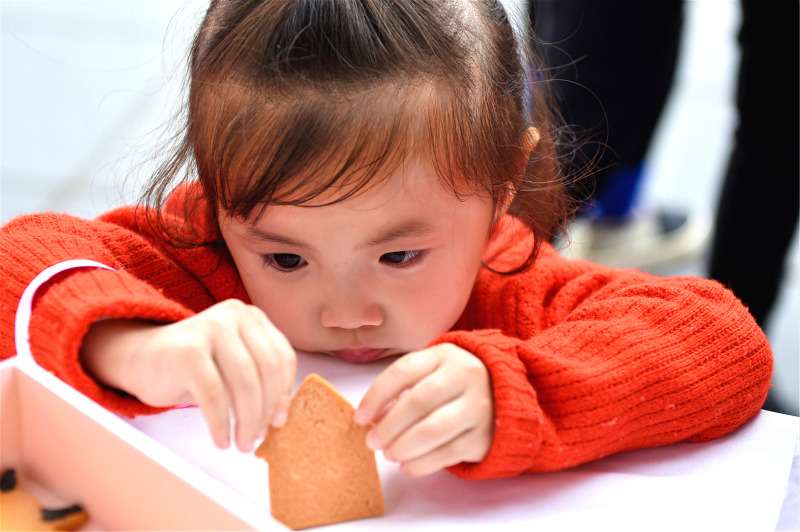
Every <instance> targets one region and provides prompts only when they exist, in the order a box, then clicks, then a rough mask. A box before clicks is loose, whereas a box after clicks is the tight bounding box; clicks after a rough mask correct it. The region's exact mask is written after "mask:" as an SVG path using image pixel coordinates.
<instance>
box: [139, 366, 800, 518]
mask: <svg viewBox="0 0 800 532" xmlns="http://www.w3.org/2000/svg"><path fill="white" fill-rule="evenodd" d="M387 365H388V362H383V361H379V362H377V363H374V364H370V365H367V366H355V365H351V364H347V363H342V362H341V361H338V360H335V359H333V358H330V357H326V356H322V355H306V354H300V356H299V361H298V373H297V382H298V383H299V382H300V381H302V379H303V377H305V375H306V374H308V373H311V372H315V373H319V374H320V375H322V376H323V377H324V378H326V379H327V380H329V381H330V382H331V383H333V384H334V385H335V386H336V387H337V389H338V390H339V391H340V393H342V395H344V396H345V397H346V398H347V399H348V400H349V401H350V402H351V403H352V404H353V405H356V404H358V401H359V400H360V399H361V397H362V395H363V394H364V392H365V391H366V389H367V388H368V387H369V384H370V383H371V382H372V380H373V379H374V377H375V376H376V375H377V374H378V372H379V371H380V370H382V369H383V368H385V367H386V366H387ZM130 423H131V424H132V425H133V426H134V427H137V428H138V429H139V430H141V431H142V432H144V433H145V434H147V435H149V436H150V437H152V438H153V439H154V440H156V441H157V442H160V443H161V444H163V446H164V447H166V448H167V449H169V450H171V451H173V452H174V453H176V454H177V455H179V456H180V457H182V458H184V459H185V460H187V461H188V462H190V463H191V464H194V465H195V466H196V467H197V468H198V469H200V470H202V471H203V472H205V473H206V474H207V475H208V476H210V477H212V478H213V479H216V480H217V481H219V482H220V483H222V484H224V485H226V486H228V487H229V488H230V489H231V491H232V492H235V493H236V494H237V495H238V496H240V497H241V499H242V501H241V502H242V505H243V506H245V507H249V508H252V509H253V512H251V516H252V515H255V516H256V517H255V520H256V521H257V522H256V523H255V524H256V526H258V528H259V529H265V528H271V527H276V528H280V525H278V524H277V523H275V522H274V521H272V519H271V518H270V516H269V500H268V480H267V472H268V469H267V465H266V463H265V462H263V461H262V460H260V459H257V458H254V457H253V456H252V455H244V454H241V453H239V452H238V451H236V450H227V451H220V450H218V449H216V448H215V447H214V445H213V443H212V441H211V438H210V436H208V432H207V429H206V426H205V424H204V422H203V420H202V417H201V415H200V412H199V410H198V409H197V408H186V409H180V410H174V411H171V412H167V413H165V414H160V415H157V416H141V417H138V418H135V419H133V420H130ZM798 427H799V425H798V418H796V417H793V416H786V415H782V414H775V413H772V412H767V411H762V412H761V413H760V414H759V415H757V416H756V417H755V418H753V419H752V420H750V421H749V422H748V423H746V424H745V425H743V426H742V427H740V428H739V429H737V430H735V431H734V432H733V433H731V434H728V435H726V436H724V437H722V438H718V439H716V440H713V441H710V442H706V443H699V444H698V443H685V444H684V443H681V444H675V445H671V446H668V447H661V448H655V449H642V450H637V451H631V452H625V453H620V454H617V455H614V456H611V457H608V458H605V459H603V460H599V461H596V462H593V463H590V464H586V465H583V466H580V467H577V468H574V469H571V470H567V471H561V472H557V473H546V474H534V475H523V476H520V477H516V478H511V479H498V480H489V481H477V482H470V481H464V480H461V479H459V478H456V477H454V476H453V475H451V474H449V473H447V472H441V473H437V474H434V475H430V476H427V477H423V478H416V479H414V478H408V477H405V476H404V475H402V474H400V473H399V471H398V470H397V466H396V465H395V464H392V463H390V462H387V461H385V460H384V459H383V457H382V456H381V455H380V454H378V455H377V459H378V470H379V473H380V475H381V482H382V485H383V490H384V499H385V503H386V512H385V514H384V515H383V516H382V517H379V518H374V519H366V520H362V521H352V522H348V523H342V524H339V525H333V526H331V527H327V528H326V529H331V530H334V529H347V530H403V531H407V530H409V527H411V526H413V529H414V530H415V531H417V530H426V529H434V528H435V529H437V530H439V529H441V528H442V527H443V526H447V527H450V526H452V527H456V526H457V527H458V528H459V529H464V528H467V529H485V527H486V526H487V525H489V524H491V525H502V526H503V530H504V532H505V531H508V530H526V531H527V530H547V531H553V530H593V531H598V530H610V531H611V530H613V531H615V532H616V531H625V530H631V531H642V530H665V531H674V530H704V531H710V530H719V531H725V532H730V531H737V530H741V531H747V532H751V531H760V530H765V531H766V530H776V529H777V530H797V528H798V515H797V512H798V510H797V508H798V506H797V500H798V493H797V446H798ZM793 462H794V467H792V463H793ZM790 472H793V474H794V478H793V480H792V481H791V482H790ZM250 522H253V519H252V518H251V520H250Z"/></svg>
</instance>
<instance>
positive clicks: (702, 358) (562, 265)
mask: <svg viewBox="0 0 800 532" xmlns="http://www.w3.org/2000/svg"><path fill="white" fill-rule="evenodd" d="M442 342H450V343H453V344H456V345H458V346H461V347H463V348H464V349H466V350H468V351H470V352H472V353H474V354H475V355H476V356H477V357H479V358H480V359H481V360H482V361H483V362H484V364H485V365H486V366H487V368H488V369H489V372H490V374H491V379H492V386H493V391H494V408H495V416H496V420H495V429H494V430H495V432H494V439H493V443H492V446H491V449H490V451H489V454H488V456H487V457H486V459H485V460H484V461H482V462H481V463H478V464H460V465H458V466H456V467H453V468H451V471H452V472H453V473H455V474H457V475H459V476H461V477H464V478H470V479H480V478H493V477H503V476H513V475H518V474H520V473H524V472H535V471H553V470H559V469H564V468H568V467H572V466H575V465H578V464H581V463H585V462H589V461H592V460H596V459H599V458H602V457H605V456H608V455H610V454H613V453H616V452H619V451H624V450H628V449H635V448H641V447H652V446H659V445H666V444H670V443H675V442H679V441H703V440H707V439H711V438H714V437H717V436H720V435H722V434H725V433H727V432H729V431H731V430H733V429H734V428H736V427H737V426H739V425H741V424H742V423H744V422H745V421H746V420H747V419H749V418H750V417H752V416H753V415H755V414H756V413H757V412H758V411H759V409H760V408H761V406H762V405H763V403H764V400H765V398H766V395H767V391H768V388H769V382H770V377H771V374H772V352H771V349H770V346H769V343H768V342H767V339H766V337H765V336H764V334H763V332H762V331H761V329H760V328H759V327H758V326H757V325H756V323H755V320H754V319H753V318H752V317H751V316H750V314H749V313H748V311H747V309H746V308H745V307H744V306H743V305H742V304H741V302H740V301H739V300H738V299H737V298H736V297H734V295H733V294H732V293H731V292H729V291H728V290H727V289H725V288H724V287H722V286H721V285H719V284H718V283H716V282H713V281H710V280H706V279H700V278H692V277H683V278H680V277H676V278H659V277H655V276H651V275H647V274H644V273H641V272H638V271H634V270H627V271H625V270H611V269H608V268H604V267H601V266H596V265H590V264H588V263H583V262H578V261H569V260H566V259H564V258H562V257H560V256H559V255H558V254H557V253H556V252H555V251H554V250H552V249H549V250H546V252H545V254H544V256H542V257H541V258H540V259H539V260H538V262H537V263H536V265H535V267H534V269H533V270H532V271H531V272H529V273H526V274H522V275H518V276H498V275H495V274H492V273H490V272H484V273H483V274H482V275H481V279H480V280H479V282H478V285H477V286H476V290H475V292H474V293H473V296H472V300H471V302H470V304H469V306H468V308H467V311H466V313H465V314H464V316H463V317H462V319H461V321H460V323H459V326H458V327H457V328H456V329H455V330H453V331H451V332H449V333H447V334H445V335H444V336H442V337H441V338H439V339H438V340H437V343H442Z"/></svg>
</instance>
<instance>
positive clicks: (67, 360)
mask: <svg viewBox="0 0 800 532" xmlns="http://www.w3.org/2000/svg"><path fill="white" fill-rule="evenodd" d="M142 212H143V210H142V209H138V210H137V209H136V208H133V207H125V208H121V209H117V210H114V211H111V212H109V213H107V214H105V215H103V216H101V217H100V218H98V219H96V220H93V221H87V220H81V219H77V218H74V217H71V216H67V215H59V214H51V213H48V214H39V215H31V216H23V217H19V218H16V219H14V220H12V221H11V222H9V223H8V224H6V225H5V226H3V227H2V228H0V249H2V254H0V268H2V279H3V290H2V292H0V344H1V345H0V357H2V358H7V357H10V356H13V355H14V340H13V331H14V326H13V322H14V313H15V310H16V306H17V302H18V300H19V297H20V295H21V293H22V291H23V290H24V289H25V287H26V286H27V285H28V283H30V281H31V280H32V279H33V278H34V277H35V276H36V275H37V274H38V273H39V272H41V271H42V270H44V269H45V268H47V267H48V266H51V265H53V264H56V263H59V262H61V261H64V260H68V259H76V258H83V259H92V260H95V261H98V262H101V263H104V264H106V265H108V266H111V267H112V268H115V269H116V271H108V270H102V269H81V270H73V271H68V272H65V273H63V274H60V275H59V276H58V277H56V278H55V279H53V280H52V281H51V282H49V283H48V284H47V285H45V286H44V287H43V288H42V289H40V291H39V294H38V295H37V298H36V300H35V302H34V310H33V317H32V321H31V347H32V350H33V353H34V356H35V357H36V359H37V361H38V362H39V364H41V365H42V366H44V367H45V368H47V369H49V370H51V371H53V372H54V373H55V374H56V375H57V376H59V377H60V378H62V379H63V380H65V381H66V382H68V383H69V384H71V385H72V386H74V387H75V388H77V389H79V390H81V391H82V392H84V393H85V394H86V395H88V396H89V397H91V398H93V399H95V400H96V401H98V402H100V403H101V404H103V405H105V406H106V407H108V408H109V409H112V410H114V411H116V412H119V413H121V414H124V415H135V414H143V413H154V412H157V411H158V410H157V409H154V408H151V407H148V406H146V405H144V404H142V403H140V402H138V401H136V400H135V399H134V398H131V397H128V396H125V395H124V394H119V393H117V392H115V391H113V390H109V389H106V388H104V387H102V386H99V385H98V384H97V383H96V382H95V381H94V380H92V379H91V378H90V377H89V376H88V375H87V374H86V373H85V372H84V371H83V368H82V367H81V364H80V362H79V359H78V351H79V347H80V344H81V339H82V338H83V336H84V335H85V333H86V331H87V330H88V328H89V326H90V324H91V323H93V322H94V321H96V320H98V319H100V318H143V319H150V320H156V321H160V322H170V321H175V320H180V319H182V318H185V317H187V316H190V315H192V314H193V313H195V312H198V311H200V310H202V309H204V308H207V307H208V306H210V305H212V304H214V303H216V302H219V301H222V300H224V299H227V298H239V299H242V300H245V301H247V300H248V297H247V294H246V292H245V290H244V288H243V286H242V283H241V282H240V279H239V276H238V274H237V272H236V269H235V266H234V265H233V262H232V260H231V258H230V256H229V255H228V254H227V252H225V251H224V250H223V249H222V248H220V247H219V246H198V247H194V248H190V249H181V248H178V247H171V246H169V245H166V244H164V243H163V242H161V241H160V240H159V239H157V238H155V237H154V235H153V232H152V231H150V230H148V229H146V227H147V226H146V224H143V223H142V221H143V219H142ZM173 220H174V222H175V223H176V224H181V225H182V226H187V225H192V224H193V225H194V226H198V227H200V231H199V232H200V233H203V231H204V230H205V229H207V224H208V218H207V217H203V218H202V219H197V220H182V219H180V218H179V217H174V218H173ZM513 225H516V224H514V223H513V222H512V221H511V220H508V219H507V220H505V226H506V227H507V228H510V227H511V226H513ZM517 236H518V235H517ZM517 236H515V235H514V231H511V230H510V229H509V231H508V232H507V233H506V237H505V238H504V239H501V240H500V241H499V242H495V243H494V245H493V253H494V254H493V257H494V258H493V259H492V263H491V264H492V266H493V267H494V268H495V269H497V270H503V269H509V268H510V267H513V266H514V265H516V264H518V263H519V262H520V260H521V259H522V258H523V257H524V256H525V254H526V253H527V250H528V244H529V240H526V239H524V238H522V239H520V238H517ZM498 250H501V251H502V252H501V253H500V254H499V256H497V252H498ZM436 342H451V343H454V344H457V345H459V346H461V347H463V348H465V349H467V350H468V351H471V352H472V353H474V354H475V355H476V356H478V357H479V358H480V359H481V360H482V361H483V362H484V363H485V364H486V366H487V368H488V369H489V372H490V374H491V379H492V386H493V391H494V407H495V416H496V420H495V431H494V440H493V443H492V446H491V449H490V451H489V454H488V456H487V457H486V458H485V459H484V460H483V461H482V462H481V463H479V464H461V465H458V466H455V467H453V468H451V471H452V472H454V473H455V474H457V475H460V476H462V477H465V478H473V479H477V478H491V477H502V476H511V475H517V474H520V473H524V472H534V471H552V470H557V469H563V468H567V467H571V466H575V465H578V464H581V463H584V462H587V461H591V460H595V459H598V458H601V457H604V456H607V455H610V454H612V453H615V452H619V451H623V450H627V449H635V448H640V447H651V446H657V445H665V444H670V443H674V442H678V441H703V440H708V439H711V438H714V437H717V436H720V435H722V434H725V433H727V432H729V431H731V430H733V429H734V428H736V427H737V426H739V425H741V424H742V423H743V422H744V421H745V420H747V419H748V418H750V417H751V416H753V415H754V414H756V413H757V412H758V410H759V409H760V408H761V406H762V404H763V403H764V400H765V398H766V395H767V390H768V388H769V381H770V377H771V374H772V353H771V350H770V346H769V344H768V342H767V339H766V337H765V336H764V334H763V333H762V331H761V330H760V329H759V327H758V326H757V325H756V323H755V321H754V320H753V318H752V317H751V316H750V315H749V313H748V312H747V309H746V308H744V307H743V306H742V304H741V303H740V301H739V300H738V299H736V297H734V296H733V294H731V293H730V292H729V291H728V290H726V289H725V288H723V287H722V286H720V285H719V284H717V283H716V282H713V281H709V280H705V279H700V278H689V277H683V278H660V277H655V276H651V275H648V274H645V273H641V272H638V271H635V270H612V269H609V268H606V267H602V266H598V265H594V264H590V263H587V262H581V261H573V260H568V259H565V258H563V257H561V256H560V255H559V254H558V253H557V252H556V251H555V250H554V249H553V248H551V247H549V246H546V247H545V249H544V251H543V253H542V254H541V256H540V257H539V258H538V259H537V262H536V264H535V265H534V267H533V268H532V269H531V270H529V271H528V272H526V273H523V274H519V275H512V276H502V275H498V274H495V273H491V272H489V271H488V270H485V271H483V272H482V273H481V274H480V275H479V278H478V280H477V283H476V286H475V288H474V290H473V294H472V297H471V299H470V301H469V303H468V305H467V308H466V310H465V311H464V314H463V316H462V317H461V318H460V320H459V322H458V323H457V324H456V326H455V327H454V329H453V330H452V331H450V332H448V333H446V334H444V335H443V336H442V337H441V338H439V339H437V340H436ZM342 363H343V364H344V363H345V362H342Z"/></svg>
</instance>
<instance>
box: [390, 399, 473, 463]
mask: <svg viewBox="0 0 800 532" xmlns="http://www.w3.org/2000/svg"><path fill="white" fill-rule="evenodd" d="M472 419H473V418H472V416H470V415H469V413H468V412H465V411H464V401H460V400H455V401H451V402H449V403H446V404H444V405H443V406H441V407H439V408H437V409H436V410H434V411H433V412H431V413H430V415H428V416H426V417H425V418H424V419H421V420H420V421H418V422H417V423H414V424H413V425H412V426H410V427H409V428H408V429H407V430H405V431H403V432H402V433H401V434H400V435H398V436H397V438H395V439H394V440H393V441H392V442H391V443H390V444H388V445H387V446H386V447H384V456H385V457H386V459H387V460H390V461H393V462H403V463H405V462H408V461H411V460H414V459H416V458H419V457H421V456H424V455H426V454H428V453H430V452H432V451H434V450H435V449H438V448H439V447H442V446H443V445H445V444H447V443H448V442H450V441H452V440H455V439H457V438H458V437H459V436H461V435H462V434H464V433H465V432H467V431H469V430H471V429H472V428H473V426H474V425H473V421H472Z"/></svg>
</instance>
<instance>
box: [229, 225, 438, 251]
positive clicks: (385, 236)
mask: <svg viewBox="0 0 800 532" xmlns="http://www.w3.org/2000/svg"><path fill="white" fill-rule="evenodd" d="M433 230H434V228H433V226H432V225H431V224H429V223H428V222H424V221H422V220H412V221H409V222H405V223H402V224H400V225H398V226H396V227H392V228H390V229H388V230H387V231H385V232H383V233H381V234H379V235H377V236H376V237H375V238H373V239H371V240H368V241H367V242H365V243H364V244H360V245H358V246H356V249H361V248H367V247H377V246H382V245H384V244H388V243H390V242H393V241H395V240H401V239H404V238H418V237H424V236H428V235H430V234H431V233H433ZM245 238H247V239H248V240H253V241H258V242H271V243H274V244H283V245H286V246H291V247H295V248H298V249H311V246H309V245H308V244H306V243H304V242H301V241H299V240H294V239H292V238H288V237H285V236H283V235H276V234H274V233H270V232H269V231H265V230H263V229H257V228H255V227H249V228H248V229H247V231H246V233H245Z"/></svg>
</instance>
